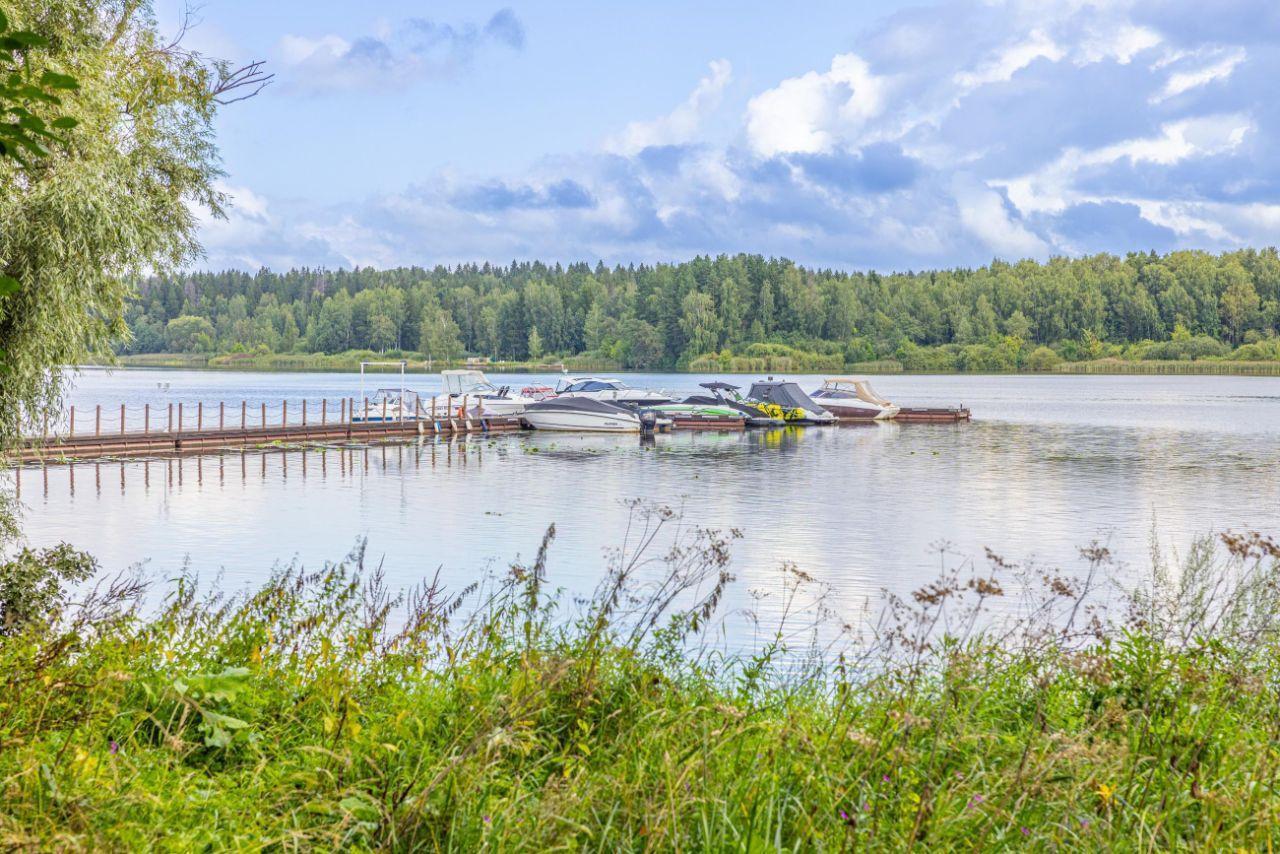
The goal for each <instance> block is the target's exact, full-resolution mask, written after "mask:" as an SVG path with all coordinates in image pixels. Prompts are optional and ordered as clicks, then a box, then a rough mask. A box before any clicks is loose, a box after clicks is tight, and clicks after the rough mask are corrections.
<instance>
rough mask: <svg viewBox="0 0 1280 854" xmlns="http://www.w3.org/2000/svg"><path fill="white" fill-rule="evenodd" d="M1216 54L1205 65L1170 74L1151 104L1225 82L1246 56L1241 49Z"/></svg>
mask: <svg viewBox="0 0 1280 854" xmlns="http://www.w3.org/2000/svg"><path fill="white" fill-rule="evenodd" d="M1216 53H1218V56H1217V58H1216V59H1215V60H1214V61H1213V62H1210V63H1209V64H1207V65H1203V66H1201V67H1199V68H1194V69H1188V70H1186V71H1175V72H1173V73H1171V74H1170V75H1169V79H1168V80H1167V81H1165V84H1164V88H1163V89H1161V90H1160V92H1159V93H1158V94H1156V95H1153V96H1152V98H1151V100H1152V102H1153V103H1155V102H1159V101H1164V100H1167V99H1168V98H1172V97H1175V96H1177V95H1181V94H1182V93H1184V92H1189V91H1191V90H1192V89H1196V88H1199V87H1200V86H1205V85H1207V84H1209V83H1212V82H1213V81H1215V80H1225V79H1226V78H1228V77H1230V76H1231V73H1232V72H1233V71H1235V70H1236V66H1237V65H1239V64H1240V63H1242V62H1244V60H1245V57H1246V55H1247V54H1246V53H1245V49H1244V48H1242V47H1236V48H1231V49H1229V50H1225V51H1221V52H1216Z"/></svg>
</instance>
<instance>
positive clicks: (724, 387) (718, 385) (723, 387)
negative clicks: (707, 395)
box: [698, 382, 740, 391]
mask: <svg viewBox="0 0 1280 854" xmlns="http://www.w3.org/2000/svg"><path fill="white" fill-rule="evenodd" d="M698 385H699V387H701V388H706V389H710V390H711V391H737V390H738V389H739V388H740V386H736V385H730V384H729V383H722V382H713V383H698Z"/></svg>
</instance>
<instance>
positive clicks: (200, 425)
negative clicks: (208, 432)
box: [196, 400, 204, 432]
mask: <svg viewBox="0 0 1280 854" xmlns="http://www.w3.org/2000/svg"><path fill="white" fill-rule="evenodd" d="M203 429H204V401H203V400H202V401H200V402H199V403H197V404H196V432H199V431H201V430H203Z"/></svg>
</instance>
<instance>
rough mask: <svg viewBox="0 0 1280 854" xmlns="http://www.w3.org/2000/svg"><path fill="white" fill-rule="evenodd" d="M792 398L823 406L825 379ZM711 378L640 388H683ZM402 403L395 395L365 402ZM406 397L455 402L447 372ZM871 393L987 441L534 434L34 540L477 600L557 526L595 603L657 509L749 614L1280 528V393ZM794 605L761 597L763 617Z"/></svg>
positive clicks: (1131, 380)
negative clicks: (790, 591)
mask: <svg viewBox="0 0 1280 854" xmlns="http://www.w3.org/2000/svg"><path fill="white" fill-rule="evenodd" d="M493 378H494V379H495V381H498V382H500V383H501V384H511V385H513V386H515V387H517V388H519V387H520V386H522V385H526V384H529V383H530V382H533V381H535V380H537V381H543V382H550V383H551V384H554V378H552V377H528V376H522V375H495V376H494V377H493ZM793 378H794V379H797V380H799V381H800V382H801V384H802V386H803V387H804V388H805V389H806V390H812V389H813V388H816V387H817V385H819V384H820V382H821V378H818V377H793ZM707 379H710V378H709V377H699V376H694V375H687V374H679V375H628V376H627V380H628V381H629V382H630V383H631V384H632V385H638V386H646V387H655V388H665V389H668V390H670V391H674V392H680V393H687V392H692V391H693V390H694V389H695V388H696V386H697V384H698V383H699V382H702V381H705V380H707ZM740 379H741V380H742V382H743V384H744V385H745V384H749V382H750V378H747V377H743V378H740ZM398 383H399V380H398V378H397V379H392V378H390V377H387V376H385V375H383V376H381V377H377V378H371V379H369V380H368V381H367V387H368V389H370V390H371V389H372V388H374V387H376V386H378V385H398ZM406 384H407V385H408V387H410V388H412V389H415V390H417V391H420V392H427V391H431V390H434V389H436V388H438V387H439V382H438V377H434V376H427V377H424V376H422V375H411V376H410V377H409V378H408V381H407V383H406ZM873 385H874V386H875V388H876V389H877V390H878V391H879V392H880V393H881V394H882V395H884V396H885V397H888V398H889V399H891V400H893V401H894V402H895V403H898V404H900V405H904V406H955V405H958V404H961V403H963V404H964V405H966V406H968V407H970V408H971V409H972V411H973V418H974V420H973V421H972V422H971V423H968V424H903V425H896V424H876V425H870V426H840V427H820V428H787V429H784V430H774V431H763V432H756V431H749V432H745V433H684V432H681V433H674V434H670V435H660V436H657V437H656V439H655V440H654V442H653V443H652V445H649V446H646V445H644V444H642V442H641V440H639V439H638V438H637V437H634V436H608V435H572V434H535V433H520V434H511V435H495V436H492V437H470V438H466V439H459V440H443V439H434V438H428V439H425V440H422V441H414V442H406V443H401V444H389V445H375V446H372V447H368V448H336V447H335V448H329V449H323V450H321V449H314V448H313V449H308V450H303V449H291V450H274V449H273V450H268V451H258V450H250V451H245V452H241V451H239V450H237V451H233V452H226V453H222V454H204V455H200V456H190V457H185V458H182V459H165V458H156V459H152V460H131V461H123V462H121V461H103V462H96V463H95V462H86V463H80V464H77V465H75V466H58V465H51V466H48V467H46V468H43V469H42V468H40V467H27V468H26V469H25V470H24V471H23V473H22V478H21V499H22V503H23V505H24V506H25V508H26V509H25V519H24V526H25V532H26V535H27V538H28V540H29V541H30V543H32V544H35V545H50V544H53V543H56V542H59V541H64V540H65V541H68V542H70V543H72V544H74V545H75V546H77V547H79V548H82V549H86V550H88V551H90V552H92V553H93V554H95V555H96V556H97V557H98V559H99V560H100V561H101V563H102V564H103V566H104V567H106V568H109V569H120V568H125V567H129V566H132V565H134V564H137V563H142V562H145V569H144V571H145V572H146V573H148V574H150V575H153V576H156V577H171V576H172V575H174V574H175V573H176V571H177V570H178V569H179V568H180V567H181V566H182V565H183V563H184V561H190V565H191V566H192V568H193V569H196V570H198V571H199V572H200V573H201V574H202V575H203V576H206V577H210V576H213V575H215V574H217V573H221V577H222V582H221V583H222V586H223V587H225V588H230V589H240V588H243V587H245V586H247V585H250V584H252V583H253V582H255V581H256V580H259V579H261V578H263V577H264V575H265V574H266V573H268V572H269V571H270V569H271V568H272V565H273V564H274V563H276V562H277V561H289V560H292V559H295V558H296V559H297V560H299V561H302V562H303V563H305V564H306V565H309V566H316V565H319V564H320V563H322V562H324V561H326V560H335V559H339V558H341V557H343V556H344V555H346V554H347V553H348V552H349V551H350V550H351V548H352V546H353V545H354V544H355V543H356V542H357V541H358V540H359V539H360V538H367V540H368V553H369V555H370V556H371V557H372V558H373V559H374V560H378V561H381V562H382V563H383V566H384V568H385V570H386V573H387V576H388V578H389V580H390V581H391V582H392V584H394V585H395V586H408V585H410V584H412V583H415V582H417V581H419V580H420V579H422V578H424V577H429V576H431V575H434V574H435V573H436V571H437V569H438V570H439V571H440V573H441V578H442V579H443V580H444V581H445V582H446V583H447V584H448V585H449V586H451V587H453V588H457V587H461V586H463V585H465V584H466V583H468V582H469V581H470V580H472V579H475V578H477V577H480V576H482V575H484V574H485V573H486V572H488V571H492V570H498V569H501V568H503V567H505V566H506V565H507V564H508V563H509V562H511V561H512V560H515V559H517V558H520V559H525V560H528V559H531V558H532V556H533V554H534V552H535V551H536V549H537V545H538V542H539V540H540V538H541V536H542V533H543V531H544V530H545V528H546V526H547V525H549V524H551V523H555V524H556V526H557V530H558V536H557V539H556V541H555V544H554V546H553V547H552V550H551V555H550V560H549V571H550V578H551V584H552V585H553V586H562V587H564V588H565V589H566V590H568V591H570V592H571V593H575V594H585V593H589V592H590V591H591V590H592V589H594V586H595V584H596V582H597V581H598V580H599V579H600V577H601V574H602V566H603V561H604V557H603V555H604V550H605V549H607V548H609V547H612V546H617V545H619V544H620V543H621V542H622V539H623V536H624V531H625V528H626V524H627V519H628V509H627V502H628V501H629V500H631V499H636V498H640V499H645V500H650V501H656V502H662V503H666V504H669V505H672V506H674V507H677V508H680V509H681V510H682V512H683V515H684V518H685V521H686V523H687V524H691V525H700V526H707V527H717V528H738V529H741V531H742V532H743V538H742V539H741V541H739V542H737V543H736V544H735V545H734V547H733V555H734V557H733V570H734V572H735V573H736V574H737V576H738V579H739V583H738V585H736V586H735V589H734V592H733V593H732V595H731V597H730V599H729V600H728V604H729V605H730V606H731V607H735V608H736V607H746V606H748V605H751V604H752V603H753V602H755V601H756V600H755V599H753V598H752V597H751V596H750V595H749V593H748V591H750V590H752V589H756V590H763V591H776V590H777V588H778V579H779V573H778V569H779V567H780V565H782V564H783V563H784V562H792V563H794V564H796V565H797V566H799V567H800V568H801V569H803V570H805V571H806V572H808V573H809V574H810V575H812V576H814V577H815V578H817V579H818V580H820V581H821V582H823V583H824V584H826V585H828V586H829V604H832V605H834V606H836V607H837V608H839V609H847V610H849V611H853V610H856V609H861V608H862V607H863V606H864V604H865V603H866V602H867V601H868V600H869V599H872V600H874V598H875V597H876V596H877V595H878V594H879V592H880V591H881V590H882V589H886V588H887V589H891V590H894V591H897V592H907V591H909V590H912V589H915V588H917V587H919V586H920V585H921V584H923V583H926V582H928V581H930V580H932V579H933V578H934V576H935V575H936V574H937V572H938V569H939V566H940V561H941V560H942V558H941V556H940V554H939V546H941V545H943V544H945V547H946V549H947V551H948V552H949V554H950V555H951V556H950V557H949V558H948V560H949V561H951V562H953V563H954V562H955V561H957V560H962V559H963V558H965V557H970V556H971V557H974V558H976V559H978V560H981V559H982V555H983V553H984V548H987V547H990V548H992V549H994V550H995V551H997V552H999V553H1000V554H1002V555H1003V556H1005V557H1006V558H1008V559H1010V560H1019V561H1025V560H1029V559H1033V558H1034V559H1035V560H1037V561H1039V562H1042V563H1044V564H1048V565H1056V566H1060V567H1062V568H1064V569H1066V570H1069V571H1070V570H1072V569H1078V568H1079V567H1080V565H1081V559H1080V558H1079V555H1078V548H1079V547H1081V546H1085V545H1088V544H1089V543H1090V542H1091V541H1093V540H1095V539H1096V540H1100V541H1102V542H1104V543H1105V544H1106V545H1108V546H1109V548H1110V549H1111V550H1112V552H1113V553H1114V554H1115V555H1117V557H1118V558H1119V559H1120V560H1122V561H1125V562H1127V563H1128V564H1129V567H1130V571H1134V572H1136V571H1138V569H1140V568H1142V567H1144V566H1146V565H1147V564H1148V548H1149V542H1150V538H1151V536H1152V534H1153V532H1154V533H1155V534H1156V535H1157V537H1158V539H1159V542H1160V544H1161V545H1162V546H1164V547H1165V548H1168V549H1177V550H1185V549H1186V548H1187V546H1188V545H1189V544H1190V542H1191V540H1192V539H1193V538H1194V537H1195V536H1197V535H1202V534H1207V533H1212V532H1216V531H1221V530H1226V529H1234V530H1247V529H1256V530H1261V531H1263V532H1271V533H1280V379H1270V378H1253V377H1145V376H1143V377H1134V376H1126V377H1106V376H1027V375H1020V376H972V375H954V376H884V377H878V378H874V380H873ZM359 393H360V385H359V378H358V376H357V377H353V376H351V375H347V374H266V373H217V372H197V371H154V370H119V371H114V372H106V371H87V372H85V373H83V374H82V375H80V376H79V377H77V378H76V380H75V383H74V388H73V390H72V392H71V395H70V402H72V403H74V404H75V405H76V406H77V407H78V408H79V409H81V410H82V411H88V410H91V409H92V408H93V407H94V406H96V405H102V406H103V408H104V411H114V412H117V413H118V411H119V406H120V404H121V403H124V404H126V405H128V406H129V407H130V408H131V411H133V409H134V408H136V407H140V406H141V405H142V404H144V403H150V404H152V406H153V408H154V407H156V406H165V405H167V404H168V403H171V402H172V403H177V402H183V403H184V404H187V405H194V404H195V403H196V402H197V401H203V402H204V403H205V405H206V407H208V406H209V405H210V404H216V402H218V401H226V402H227V403H228V405H230V404H232V403H234V404H235V405H236V407H238V406H239V403H240V401H241V400H246V401H248V402H249V405H250V407H253V406H255V405H257V404H259V403H262V402H265V403H268V404H275V405H276V406H277V407H278V405H279V402H280V400H281V399H282V398H289V399H291V400H294V401H296V400H298V399H301V398H310V399H312V400H315V399H318V398H320V397H322V396H328V397H329V398H331V399H335V400H336V399H337V398H339V397H343V396H358V395H359ZM131 417H132V416H131ZM779 601H780V597H778V596H773V597H771V598H766V599H764V600H763V604H760V605H758V607H759V609H760V610H761V611H763V612H764V614H763V616H766V617H767V616H769V611H770V609H771V608H776V607H778V606H777V604H776V603H777V602H779Z"/></svg>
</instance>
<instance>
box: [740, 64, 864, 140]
mask: <svg viewBox="0 0 1280 854" xmlns="http://www.w3.org/2000/svg"><path fill="white" fill-rule="evenodd" d="M886 89H887V81H885V80H884V79H883V78H881V77H878V76H877V75H875V74H873V73H872V72H871V68H870V66H869V65H868V64H867V62H866V61H865V60H864V59H862V58H861V57H859V56H858V55H857V54H853V53H845V54H841V55H839V56H837V57H836V58H835V59H833V60H832V61H831V68H829V69H828V70H827V71H823V72H819V71H810V72H809V73H808V74H805V75H802V76H800V77H793V78H790V79H788V80H784V81H782V82H781V83H779V84H778V85H777V86H775V87H774V88H772V89H769V90H768V91H765V92H761V93H760V94H759V95H757V96H756V97H754V98H752V99H751V103H749V104H748V105H747V137H748V139H749V140H750V143H751V147H752V148H753V149H754V150H755V151H756V153H758V154H761V155H764V156H766V157H767V156H770V155H774V154H782V153H784V152H797V153H808V154H814V153H821V152H826V151H830V150H831V149H832V147H833V146H834V145H835V143H836V141H837V140H839V139H842V138H845V137H849V136H854V135H856V134H857V132H858V131H859V130H860V129H861V128H862V127H863V126H864V125H865V124H866V123H867V122H868V121H869V120H870V119H872V118H874V117H875V116H877V115H878V114H879V113H880V112H881V110H883V109H884V105H885V101H886V95H887V92H886Z"/></svg>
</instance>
